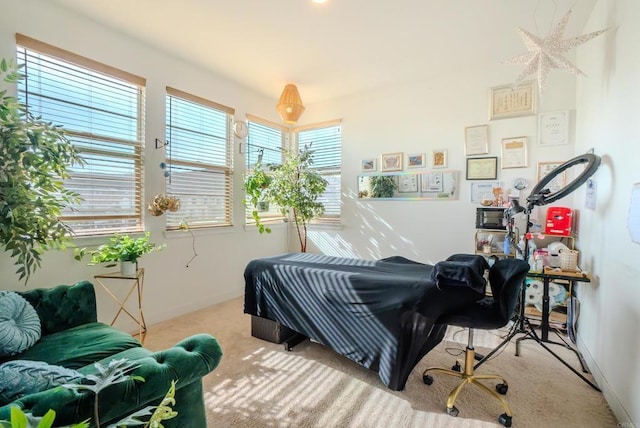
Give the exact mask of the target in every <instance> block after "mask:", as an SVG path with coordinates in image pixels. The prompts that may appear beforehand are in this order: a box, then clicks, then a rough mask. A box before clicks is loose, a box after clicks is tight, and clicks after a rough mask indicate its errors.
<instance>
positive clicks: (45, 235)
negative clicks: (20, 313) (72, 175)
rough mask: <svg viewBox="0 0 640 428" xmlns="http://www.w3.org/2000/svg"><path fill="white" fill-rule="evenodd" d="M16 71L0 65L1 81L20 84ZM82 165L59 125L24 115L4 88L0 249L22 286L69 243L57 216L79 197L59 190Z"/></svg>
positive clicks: (0, 108)
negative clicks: (50, 255)
mask: <svg viewBox="0 0 640 428" xmlns="http://www.w3.org/2000/svg"><path fill="white" fill-rule="evenodd" d="M20 68H21V66H16V65H15V64H14V63H13V61H7V60H5V59H3V60H2V61H0V76H2V81H4V82H5V83H9V84H15V83H16V82H18V81H20V79H22V78H23V76H22V74H20V71H19V70H20ZM82 164H83V161H82V159H81V158H80V156H79V154H78V152H77V151H76V149H75V147H74V146H73V144H71V142H69V140H67V138H66V137H65V135H64V132H63V130H62V129H61V128H60V127H59V126H56V125H53V124H51V123H50V122H47V121H45V120H43V119H42V118H40V117H35V116H33V115H32V114H30V113H29V112H28V111H27V108H26V106H25V105H24V104H22V103H20V102H18V100H17V99H16V98H15V97H11V96H7V90H6V89H4V90H2V91H0V249H3V250H5V251H7V252H9V253H10V254H11V257H12V258H14V259H15V263H14V264H15V265H16V266H18V268H17V270H16V274H17V275H18V276H19V280H22V279H24V280H25V284H26V283H27V282H28V281H29V277H30V276H31V275H32V274H33V272H34V271H35V270H36V269H37V268H39V267H40V263H41V261H42V259H41V256H42V254H43V253H44V252H45V251H46V250H49V249H53V248H56V249H65V247H66V245H67V244H68V243H69V242H70V232H71V231H70V229H69V227H68V226H67V225H66V224H65V223H64V222H62V221H61V220H60V219H59V217H60V213H61V212H62V210H63V209H64V208H65V207H66V206H69V205H74V204H78V203H79V202H80V201H81V198H80V195H78V194H77V193H74V192H71V191H69V190H67V189H66V188H65V186H64V180H65V179H68V178H69V170H70V168H71V167H72V166H74V165H82Z"/></svg>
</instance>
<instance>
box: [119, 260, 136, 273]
mask: <svg viewBox="0 0 640 428" xmlns="http://www.w3.org/2000/svg"><path fill="white" fill-rule="evenodd" d="M137 271H138V265H137V263H136V262H120V274H121V275H122V276H129V277H134V276H136V273H137Z"/></svg>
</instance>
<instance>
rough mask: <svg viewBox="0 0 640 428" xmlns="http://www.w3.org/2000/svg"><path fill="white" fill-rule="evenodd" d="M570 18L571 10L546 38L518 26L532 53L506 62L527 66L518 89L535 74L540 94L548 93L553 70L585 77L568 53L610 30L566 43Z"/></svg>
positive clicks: (521, 74)
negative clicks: (545, 88) (548, 80)
mask: <svg viewBox="0 0 640 428" xmlns="http://www.w3.org/2000/svg"><path fill="white" fill-rule="evenodd" d="M570 16H571V9H569V10H568V11H567V13H566V14H565V15H564V17H563V18H562V19H561V20H560V22H558V25H556V27H555V28H553V29H552V30H551V31H550V32H549V35H548V36H547V37H546V38H544V39H541V38H540V37H538V36H534V35H533V34H531V33H530V32H528V31H526V30H523V29H522V28H519V27H518V32H519V33H520V37H522V40H523V41H524V44H525V46H526V47H527V49H528V50H529V52H526V53H523V54H520V55H517V56H514V57H512V58H509V59H508V60H506V61H505V62H504V63H505V64H525V65H526V67H525V69H524V71H523V72H522V73H520V75H519V76H518V78H517V79H516V80H515V82H514V83H513V86H514V87H515V86H518V85H519V84H520V83H522V81H523V80H524V79H526V78H527V77H529V76H531V75H532V74H534V73H535V74H536V77H537V80H538V90H539V91H540V94H542V93H543V92H544V86H545V85H546V84H547V77H548V75H549V69H550V68H555V69H558V70H565V71H568V72H570V73H573V74H575V75H576V76H577V75H582V74H584V73H583V72H582V71H580V69H579V68H578V67H576V66H575V65H573V64H572V63H571V62H570V61H569V60H568V59H566V58H565V57H564V54H565V53H567V52H568V51H569V50H570V49H571V48H575V47H576V46H580V45H581V44H583V43H586V42H588V41H589V40H591V39H593V38H594V37H597V36H599V35H600V34H602V33H604V32H605V31H607V29H604V30H599V31H594V32H593V33H589V34H584V35H582V36H577V37H573V38H570V39H565V40H563V38H562V36H563V33H564V30H565V27H566V26H567V22H569V17H570Z"/></svg>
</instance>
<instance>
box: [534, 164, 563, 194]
mask: <svg viewBox="0 0 640 428" xmlns="http://www.w3.org/2000/svg"><path fill="white" fill-rule="evenodd" d="M562 164H563V162H538V177H537V178H538V182H539V181H540V180H542V178H543V177H545V176H546V175H548V174H549V173H550V172H551V171H553V170H554V169H556V168H557V167H559V166H560V165H562ZM566 185H567V170H564V171H562V173H560V174H558V175H556V176H555V178H554V179H553V180H551V181H550V182H549V183H547V187H546V188H547V189H549V190H550V191H551V193H555V192H557V191H558V190H560V189H562V188H563V187H564V186H566Z"/></svg>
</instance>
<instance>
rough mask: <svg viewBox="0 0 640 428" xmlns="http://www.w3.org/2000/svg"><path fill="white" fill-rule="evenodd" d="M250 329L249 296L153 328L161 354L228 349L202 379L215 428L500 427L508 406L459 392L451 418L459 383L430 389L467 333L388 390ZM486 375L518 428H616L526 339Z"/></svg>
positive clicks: (594, 395)
mask: <svg viewBox="0 0 640 428" xmlns="http://www.w3.org/2000/svg"><path fill="white" fill-rule="evenodd" d="M250 322H251V320H250V317H249V316H248V315H245V314H243V312H242V299H234V300H231V301H229V302H225V303H222V304H219V305H215V306H212V307H209V308H206V309H203V310H200V311H197V312H193V313H191V314H189V315H186V316H183V317H180V318H176V319H173V320H170V321H166V322H163V323H160V324H156V325H153V326H150V327H149V331H148V334H147V336H146V338H145V346H147V347H149V348H150V349H154V350H159V349H163V348H166V347H169V346H172V345H173V344H175V343H176V342H177V341H179V340H180V339H182V338H184V337H186V336H189V335H191V334H194V333H200V332H206V333H210V334H212V335H213V336H215V337H216V338H217V339H218V341H219V342H220V344H221V346H222V349H223V352H224V356H223V358H222V362H221V363H220V366H219V367H218V368H217V369H216V370H215V371H214V372H213V373H211V374H210V375H208V376H207V377H205V379H204V390H205V402H206V406H207V420H208V424H209V427H215V428H218V427H220V428H223V427H224V428H227V427H240V428H245V427H247V428H263V427H292V428H293V427H295V428H306V427H309V428H311V427H318V428H321V427H322V428H333V427H340V428H342V427H354V428H355V427H358V428H372V427H384V428H395V427H465V428H466V427H494V426H501V425H499V424H498V422H497V421H498V416H499V415H500V414H501V413H503V410H502V407H501V406H500V405H499V404H498V402H497V401H496V400H495V399H494V398H492V397H490V396H488V395H486V394H484V393H481V392H480V390H479V389H478V388H476V387H474V386H467V387H465V389H464V390H463V391H462V392H461V393H460V395H459V398H458V400H457V401H456V406H457V407H458V409H459V410H460V414H459V416H458V417H457V418H454V417H452V416H449V415H447V414H446V412H445V407H446V405H445V401H446V397H447V395H448V394H449V392H450V390H451V389H453V387H454V386H455V385H456V383H457V380H456V379H455V378H453V377H449V376H444V375H437V374H436V375H435V376H434V377H435V381H434V383H433V384H432V385H431V386H427V385H425V384H424V383H423V382H422V372H423V370H424V369H425V368H427V367H430V366H441V367H451V366H452V365H453V363H454V362H455V360H456V356H452V355H451V353H456V352H460V353H461V352H462V350H463V349H464V346H465V344H466V332H464V331H459V330H453V328H450V329H449V332H448V337H447V338H448V340H445V341H443V342H442V343H441V344H440V345H438V346H437V347H436V348H435V349H433V350H432V351H431V352H430V353H428V354H427V355H426V356H425V357H424V358H423V360H422V361H421V362H420V363H419V364H418V365H417V366H416V368H415V369H414V371H413V373H412V375H411V376H410V377H409V381H408V382H407V386H406V388H405V389H404V390H403V391H397V392H396V391H391V390H389V389H387V388H386V387H385V386H384V385H383V384H382V383H381V382H380V381H379V379H378V376H377V374H376V373H374V372H372V371H369V370H366V369H364V368H362V367H361V366H359V365H357V364H356V363H353V362H351V361H350V360H348V359H346V358H344V357H341V356H339V355H337V354H335V353H334V352H332V351H331V350H329V349H327V348H325V347H323V346H321V345H318V344H315V343H310V342H309V341H306V342H303V343H302V344H300V345H298V346H297V347H295V348H294V350H293V351H291V352H287V351H285V350H284V347H283V346H282V345H277V344H273V343H269V342H265V341H263V340H260V339H256V338H254V337H252V336H251V331H250V330H251V327H250ZM478 333H479V332H478ZM500 334H501V332H488V333H486V334H484V335H482V334H476V337H475V343H476V350H477V351H478V352H482V351H483V348H482V346H483V345H484V346H486V347H493V346H494V345H495V344H497V343H499V341H500V338H499V335H500ZM454 339H455V340H456V341H459V342H461V344H459V343H456V342H455V341H453V340H454ZM556 348H558V349H556ZM485 349H486V348H485ZM554 350H555V351H558V353H560V354H561V355H562V356H563V357H565V359H566V360H567V361H569V362H574V363H575V364H576V367H578V361H577V359H576V358H575V355H574V354H572V353H570V352H569V351H567V350H564V349H562V347H554ZM479 372H485V373H489V372H494V373H496V372H497V373H499V374H501V375H503V376H505V378H506V379H507V380H508V382H509V391H508V393H507V395H506V396H505V397H506V399H507V401H508V403H509V405H510V406H511V409H512V411H513V414H514V417H513V426H514V427H535V428H538V427H544V428H547V427H583V428H584V427H616V425H617V421H616V419H615V417H614V416H613V413H612V412H611V410H610V408H609V407H608V405H607V403H606V402H605V400H604V398H603V396H602V394H601V393H599V392H597V391H595V390H594V389H592V388H591V387H590V386H588V385H587V384H586V383H584V382H583V381H582V380H580V379H579V378H578V377H577V376H576V375H575V374H573V373H572V372H571V371H570V370H568V369H567V368H566V367H564V366H563V365H562V364H561V363H560V362H559V361H557V360H555V359H554V358H553V357H552V356H551V355H550V354H548V353H547V352H546V351H545V350H544V349H543V348H542V347H540V345H538V344H537V343H535V342H532V341H524V342H523V345H522V347H521V356H519V357H516V356H514V346H513V344H510V345H509V346H508V347H507V348H506V350H505V351H504V352H502V353H501V354H500V355H499V356H497V357H496V358H495V359H492V360H491V361H489V362H487V363H485V364H484V365H483V366H482V367H481V368H480V369H479ZM587 376H589V375H587ZM493 386H494V383H491V384H490V387H491V388H493ZM194 428H197V427H194Z"/></svg>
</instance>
